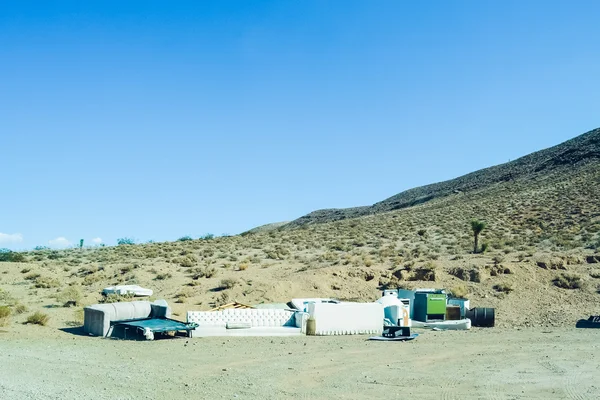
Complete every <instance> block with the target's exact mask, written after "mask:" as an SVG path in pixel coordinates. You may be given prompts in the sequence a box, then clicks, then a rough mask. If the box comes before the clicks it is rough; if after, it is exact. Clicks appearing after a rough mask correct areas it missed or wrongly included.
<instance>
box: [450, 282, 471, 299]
mask: <svg viewBox="0 0 600 400" xmlns="http://www.w3.org/2000/svg"><path fill="white" fill-rule="evenodd" d="M450 294H451V295H452V296H453V297H456V298H458V299H466V298H467V295H468V294H469V289H468V288H467V286H466V285H457V286H454V287H453V288H452V289H450Z"/></svg>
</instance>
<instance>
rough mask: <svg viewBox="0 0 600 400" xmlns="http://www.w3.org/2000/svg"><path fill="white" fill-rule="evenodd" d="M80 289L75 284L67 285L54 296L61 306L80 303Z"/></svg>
mask: <svg viewBox="0 0 600 400" xmlns="http://www.w3.org/2000/svg"><path fill="white" fill-rule="evenodd" d="M81 297H82V295H81V291H80V290H79V289H77V288H76V287H75V286H69V287H67V288H65V289H64V290H63V291H62V292H60V293H59V294H58V296H56V299H57V300H58V301H59V302H60V303H62V305H63V307H71V306H78V305H80V304H81Z"/></svg>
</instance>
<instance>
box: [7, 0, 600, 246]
mask: <svg viewBox="0 0 600 400" xmlns="http://www.w3.org/2000/svg"><path fill="white" fill-rule="evenodd" d="M598 15H600V2H597V1H577V2H565V1H526V2H521V1H485V2H476V1H452V2H448V1H429V2H408V1H406V2H404V1H367V0H364V1H348V0H344V1H342V0H339V1H284V0H281V1H213V2H208V1H180V2H165V1H151V0H144V1H101V2H82V1H26V0H20V1H8V0H4V1H1V2H0V60H1V61H0V151H1V152H0V154H1V155H2V156H1V158H0V160H1V165H2V173H1V175H2V186H1V187H2V190H1V191H0V194H1V195H0V247H8V248H11V249H28V248H32V247H34V246H38V245H45V246H49V245H52V246H57V247H60V246H65V245H69V243H73V244H74V243H76V242H78V241H79V239H81V238H83V239H85V240H86V243H87V244H91V243H92V239H100V240H101V241H102V242H104V243H106V244H108V245H111V244H115V242H116V239H117V238H119V237H133V238H135V239H136V240H138V241H147V240H155V241H164V240H175V239H177V238H178V237H180V236H183V235H191V236H193V237H198V236H200V235H203V234H205V233H208V232H211V233H214V234H222V233H229V234H236V233H240V232H242V231H244V230H247V229H249V228H252V227H254V226H257V225H261V224H264V223H269V222H276V221H284V220H292V219H294V218H297V217H299V216H301V215H303V214H306V213H308V212H310V211H313V210H315V209H320V208H331V207H350V206H357V205H368V204H372V203H374V202H377V201H380V200H383V199H384V198H386V197H389V196H391V195H394V194H396V193H398V192H400V191H402V190H405V189H409V188H412V187H415V186H419V185H423V184H428V183H433V182H437V181H442V180H446V179H450V178H453V177H456V176H460V175H462V174H465V173H468V172H471V171H474V170H477V169H480V168H483V167H488V166H491V165H495V164H499V163H503V162H506V161H508V160H510V159H514V158H517V157H519V156H522V155H525V154H528V153H530V152H532V151H535V150H539V149H541V148H545V147H549V146H552V145H555V144H558V143H560V142H562V141H564V140H567V139H569V138H571V137H574V136H577V135H579V134H581V133H584V132H586V131H588V130H590V129H593V128H596V127H598V126H600V120H599V118H598V117H599V113H598V110H600V97H599V96H598V93H599V92H600V79H598V77H599V76H600V74H599V73H600V52H598V43H600V25H598V23H597V16H598ZM96 242H99V240H96Z"/></svg>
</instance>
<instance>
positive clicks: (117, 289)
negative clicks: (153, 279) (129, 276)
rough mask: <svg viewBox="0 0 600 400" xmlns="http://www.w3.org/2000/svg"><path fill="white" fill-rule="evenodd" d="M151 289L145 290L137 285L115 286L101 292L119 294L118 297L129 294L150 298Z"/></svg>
mask: <svg viewBox="0 0 600 400" xmlns="http://www.w3.org/2000/svg"><path fill="white" fill-rule="evenodd" d="M152 293H153V292H152V289H146V288H143V287H141V286H138V285H117V286H109V287H107V288H104V289H103V290H102V294H104V295H109V294H119V295H127V294H131V295H134V296H152Z"/></svg>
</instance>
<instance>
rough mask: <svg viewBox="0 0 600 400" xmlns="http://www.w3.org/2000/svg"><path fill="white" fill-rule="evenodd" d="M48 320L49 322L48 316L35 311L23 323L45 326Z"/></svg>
mask: <svg viewBox="0 0 600 400" xmlns="http://www.w3.org/2000/svg"><path fill="white" fill-rule="evenodd" d="M49 320H50V317H49V316H48V314H44V313H43V312H40V311H36V312H34V313H33V314H31V315H30V316H29V317H27V320H26V321H25V323H26V324H34V325H41V326H46V325H47V324H48V321H49Z"/></svg>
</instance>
